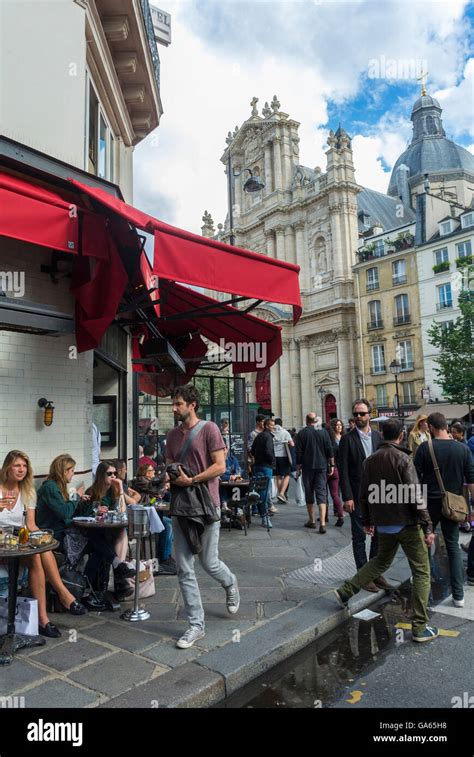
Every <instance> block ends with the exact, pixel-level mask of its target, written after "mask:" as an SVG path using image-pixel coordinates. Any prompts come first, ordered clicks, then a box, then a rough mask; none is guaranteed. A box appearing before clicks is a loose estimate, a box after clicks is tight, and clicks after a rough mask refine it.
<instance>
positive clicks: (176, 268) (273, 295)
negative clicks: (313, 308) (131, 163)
mask: <svg viewBox="0 0 474 757" xmlns="http://www.w3.org/2000/svg"><path fill="white" fill-rule="evenodd" d="M71 183H72V184H73V185H74V186H75V187H77V188H78V189H80V190H81V191H83V192H85V193H86V194H87V195H89V196H90V197H92V198H94V199H95V200H96V201H98V202H100V203H101V204H102V205H105V206H106V207H107V208H109V209H110V210H112V211H114V212H115V213H118V214H119V215H121V216H122V217H123V218H125V219H126V220H127V221H128V222H129V223H131V224H133V225H134V226H137V227H138V228H139V229H143V230H144V231H148V232H150V233H154V235H155V250H154V263H153V271H154V273H155V274H157V275H158V276H159V277H160V278H161V279H167V280H169V281H179V282H182V283H184V284H191V285H193V286H198V287H202V288H204V289H212V290H214V291H217V292H228V293H229V294H233V295H238V296H243V297H248V298H252V299H257V300H261V301H269V302H277V303H282V304H285V305H291V306H292V307H293V322H294V323H296V322H297V321H298V319H299V317H300V316H301V299H300V289H299V281H298V272H299V270H300V269H299V266H297V265H293V264H292V263H286V262H284V261H281V260H274V259H273V258H268V257H267V256H266V255H260V254H259V253H256V252H251V251H250V250H244V249H241V248H239V247H232V246H231V245H227V244H222V243H221V242H216V241H214V240H212V239H207V238H205V237H200V236H198V235H197V234H191V233H190V232H188V231H183V230H182V229H178V228H176V227H174V226H169V225H168V224H165V223H163V222H162V221H159V220H157V219H156V218H153V217H152V216H149V215H147V214H146V213H142V212H141V211H140V210H137V209H136V208H133V207H132V206H131V205H127V203H125V202H122V201H121V200H118V199H117V198H116V197H112V196H111V195H110V194H108V193H107V192H105V191H104V190H102V189H96V188H93V187H90V186H87V185H86V184H82V183H81V182H78V181H75V180H73V179H71Z"/></svg>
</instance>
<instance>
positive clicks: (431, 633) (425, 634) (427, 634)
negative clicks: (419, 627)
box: [411, 626, 439, 642]
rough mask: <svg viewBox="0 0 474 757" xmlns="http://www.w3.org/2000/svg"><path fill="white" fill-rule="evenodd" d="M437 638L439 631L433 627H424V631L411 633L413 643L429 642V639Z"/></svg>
mask: <svg viewBox="0 0 474 757" xmlns="http://www.w3.org/2000/svg"><path fill="white" fill-rule="evenodd" d="M437 636H439V631H438V629H437V628H435V627H434V626H426V628H425V629H424V631H420V632H419V633H412V635H411V637H412V639H413V641H418V642H423V641H431V639H436V637H437Z"/></svg>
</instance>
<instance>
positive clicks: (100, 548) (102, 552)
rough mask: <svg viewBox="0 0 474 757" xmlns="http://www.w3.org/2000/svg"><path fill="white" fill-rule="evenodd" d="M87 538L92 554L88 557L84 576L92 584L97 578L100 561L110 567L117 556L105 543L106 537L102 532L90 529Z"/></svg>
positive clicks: (107, 543)
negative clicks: (103, 561)
mask: <svg viewBox="0 0 474 757" xmlns="http://www.w3.org/2000/svg"><path fill="white" fill-rule="evenodd" d="M87 536H88V538H89V543H90V545H91V546H92V552H91V553H90V555H89V559H88V561H87V565H86V567H85V570H84V574H85V575H86V576H87V577H88V579H89V581H90V582H91V583H92V582H93V581H94V580H95V578H96V576H97V572H98V570H99V567H100V563H101V562H102V560H105V561H106V562H107V564H108V565H109V566H110V565H111V564H112V562H113V561H114V560H115V558H116V556H117V555H116V554H115V550H114V548H113V547H112V546H111V545H110V544H109V542H108V541H107V537H106V535H105V534H104V533H103V532H100V531H93V530H92V529H90V532H89V533H88V534H87Z"/></svg>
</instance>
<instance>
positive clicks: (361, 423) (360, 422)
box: [356, 418, 367, 428]
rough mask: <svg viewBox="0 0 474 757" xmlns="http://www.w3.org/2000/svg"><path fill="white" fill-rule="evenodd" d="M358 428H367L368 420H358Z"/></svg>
mask: <svg viewBox="0 0 474 757" xmlns="http://www.w3.org/2000/svg"><path fill="white" fill-rule="evenodd" d="M356 426H357V428H365V427H366V426H367V419H365V420H364V418H356Z"/></svg>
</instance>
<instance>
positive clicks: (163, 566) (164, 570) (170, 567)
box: [157, 557, 178, 576]
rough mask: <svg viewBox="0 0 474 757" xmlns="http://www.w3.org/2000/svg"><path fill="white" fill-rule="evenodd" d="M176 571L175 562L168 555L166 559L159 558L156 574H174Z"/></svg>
mask: <svg viewBox="0 0 474 757" xmlns="http://www.w3.org/2000/svg"><path fill="white" fill-rule="evenodd" d="M177 572H178V568H177V566H176V562H175V560H174V559H173V558H172V557H168V559H167V560H161V562H160V563H159V565H158V572H157V575H158V576H175V575H176V574H177Z"/></svg>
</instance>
